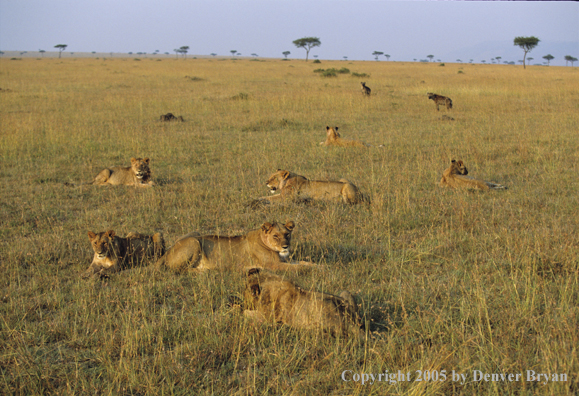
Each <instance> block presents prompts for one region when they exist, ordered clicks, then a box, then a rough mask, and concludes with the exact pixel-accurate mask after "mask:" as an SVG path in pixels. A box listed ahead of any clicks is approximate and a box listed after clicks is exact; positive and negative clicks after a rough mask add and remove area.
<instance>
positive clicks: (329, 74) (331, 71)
mask: <svg viewBox="0 0 579 396" xmlns="http://www.w3.org/2000/svg"><path fill="white" fill-rule="evenodd" d="M322 77H337V74H336V69H328V70H324V71H323V72H322Z"/></svg>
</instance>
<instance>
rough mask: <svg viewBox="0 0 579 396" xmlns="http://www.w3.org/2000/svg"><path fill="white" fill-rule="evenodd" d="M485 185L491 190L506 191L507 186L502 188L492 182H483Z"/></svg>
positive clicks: (500, 185)
mask: <svg viewBox="0 0 579 396" xmlns="http://www.w3.org/2000/svg"><path fill="white" fill-rule="evenodd" d="M485 184H486V185H487V186H488V187H489V188H490V189H493V190H508V187H507V186H503V185H502V184H498V183H493V182H485Z"/></svg>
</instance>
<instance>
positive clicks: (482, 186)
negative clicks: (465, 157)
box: [440, 160, 507, 190]
mask: <svg viewBox="0 0 579 396" xmlns="http://www.w3.org/2000/svg"><path fill="white" fill-rule="evenodd" d="M466 175H468V170H467V169H466V166H465V165H464V162H462V161H461V160H458V161H455V160H452V161H451V162H450V167H449V168H448V169H446V170H445V171H444V172H443V173H442V179H440V187H450V188H476V189H479V190H489V189H495V190H500V189H506V188H507V187H505V186H502V185H500V184H497V183H492V182H487V181H483V180H476V179H473V178H472V177H468V176H466Z"/></svg>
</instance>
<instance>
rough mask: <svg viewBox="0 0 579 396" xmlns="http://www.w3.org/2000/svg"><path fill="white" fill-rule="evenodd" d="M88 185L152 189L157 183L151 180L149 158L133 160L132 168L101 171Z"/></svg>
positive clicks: (114, 168)
mask: <svg viewBox="0 0 579 396" xmlns="http://www.w3.org/2000/svg"><path fill="white" fill-rule="evenodd" d="M86 184H94V185H97V186H104V185H106V184H112V185H114V186H118V185H125V186H138V187H151V186H154V185H155V183H153V181H152V180H151V168H149V159H148V158H131V166H127V167H125V166H115V167H112V168H106V169H103V170H102V171H100V173H99V174H98V175H96V177H95V178H94V180H93V181H92V182H89V183H86Z"/></svg>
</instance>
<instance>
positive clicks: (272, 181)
mask: <svg viewBox="0 0 579 396" xmlns="http://www.w3.org/2000/svg"><path fill="white" fill-rule="evenodd" d="M290 176H291V173H290V172H288V171H286V170H281V169H278V170H277V172H275V173H274V174H273V175H271V176H270V177H269V179H267V182H265V184H266V186H267V187H268V188H269V191H270V192H271V193H272V194H275V192H276V191H277V190H281V189H282V188H283V186H284V185H285V183H286V181H287V179H289V178H290Z"/></svg>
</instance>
